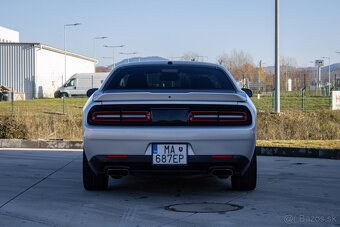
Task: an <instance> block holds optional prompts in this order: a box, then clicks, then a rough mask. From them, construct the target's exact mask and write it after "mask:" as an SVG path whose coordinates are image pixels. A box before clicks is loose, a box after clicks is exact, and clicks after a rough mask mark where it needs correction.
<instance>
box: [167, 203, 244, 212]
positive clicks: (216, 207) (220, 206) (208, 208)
mask: <svg viewBox="0 0 340 227" xmlns="http://www.w3.org/2000/svg"><path fill="white" fill-rule="evenodd" d="M242 208H243V207H242V206H239V205H235V204H230V203H182V204H174V205H170V206H167V207H166V209H167V210H171V211H176V212H189V213H220V212H229V211H235V210H240V209H242Z"/></svg>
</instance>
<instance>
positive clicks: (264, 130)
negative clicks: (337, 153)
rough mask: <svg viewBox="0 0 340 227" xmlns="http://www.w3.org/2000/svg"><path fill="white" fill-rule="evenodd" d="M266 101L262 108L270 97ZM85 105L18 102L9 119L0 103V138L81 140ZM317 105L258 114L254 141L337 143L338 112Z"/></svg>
mask: <svg viewBox="0 0 340 227" xmlns="http://www.w3.org/2000/svg"><path fill="white" fill-rule="evenodd" d="M267 99H268V100H267V101H266V105H268V101H269V99H270V97H267ZM293 99H297V97H287V100H286V101H292V100H293ZM310 99H312V97H310ZM314 99H315V100H314ZM263 101H264V99H262V98H261V99H260V100H258V102H255V105H256V106H257V108H258V109H261V108H264V106H265V105H264V103H262V102H263ZM85 102H86V99H85V98H76V99H65V100H62V99H35V100H29V101H18V102H15V103H14V104H15V106H14V117H9V116H10V115H11V105H10V103H5V102H0V138H27V139H64V140H81V139H82V123H81V122H82V115H81V111H82V106H83V105H84V103H85ZM318 102H319V103H322V105H323V106H326V104H327V99H326V98H323V97H319V98H313V106H314V107H315V109H314V110H312V111H306V112H302V111H299V109H296V110H291V111H286V112H284V113H282V114H280V115H278V114H272V113H270V112H262V111H259V113H258V117H257V119H258V127H257V138H258V139H259V140H267V141H268V140H339V139H340V130H339V129H340V111H331V110H320V108H319V105H317V103H318ZM296 103H298V102H297V101H296ZM63 104H65V105H63ZM63 106H64V108H63ZM268 106H269V105H268ZM285 106H286V107H288V104H285ZM63 110H64V113H65V114H62V113H63Z"/></svg>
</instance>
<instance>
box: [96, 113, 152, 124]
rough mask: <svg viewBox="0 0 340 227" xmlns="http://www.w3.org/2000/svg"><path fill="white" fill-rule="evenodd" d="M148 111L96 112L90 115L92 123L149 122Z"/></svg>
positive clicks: (149, 115)
mask: <svg viewBox="0 0 340 227" xmlns="http://www.w3.org/2000/svg"><path fill="white" fill-rule="evenodd" d="M150 120H151V114H150V112H149V111H96V112H93V113H92V116H91V121H92V122H117V123H119V122H149V121H150Z"/></svg>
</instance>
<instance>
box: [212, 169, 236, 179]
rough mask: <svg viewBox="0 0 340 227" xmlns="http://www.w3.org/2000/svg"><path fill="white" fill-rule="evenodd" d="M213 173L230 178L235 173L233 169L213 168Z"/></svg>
mask: <svg viewBox="0 0 340 227" xmlns="http://www.w3.org/2000/svg"><path fill="white" fill-rule="evenodd" d="M211 174H212V175H214V176H217V177H219V178H228V177H230V176H232V175H233V174H234V172H233V170H231V169H213V170H212V171H211Z"/></svg>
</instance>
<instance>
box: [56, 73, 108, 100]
mask: <svg viewBox="0 0 340 227" xmlns="http://www.w3.org/2000/svg"><path fill="white" fill-rule="evenodd" d="M108 75H109V73H108V72H106V73H76V74H74V75H73V76H71V77H70V79H68V80H67V81H66V83H65V84H64V85H63V86H62V87H60V88H59V89H58V90H57V91H56V92H55V93H54V97H55V98H61V97H74V96H86V92H87V90H89V89H91V88H99V87H100V86H101V85H102V83H103V82H104V80H105V79H106V77H107V76H108Z"/></svg>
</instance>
